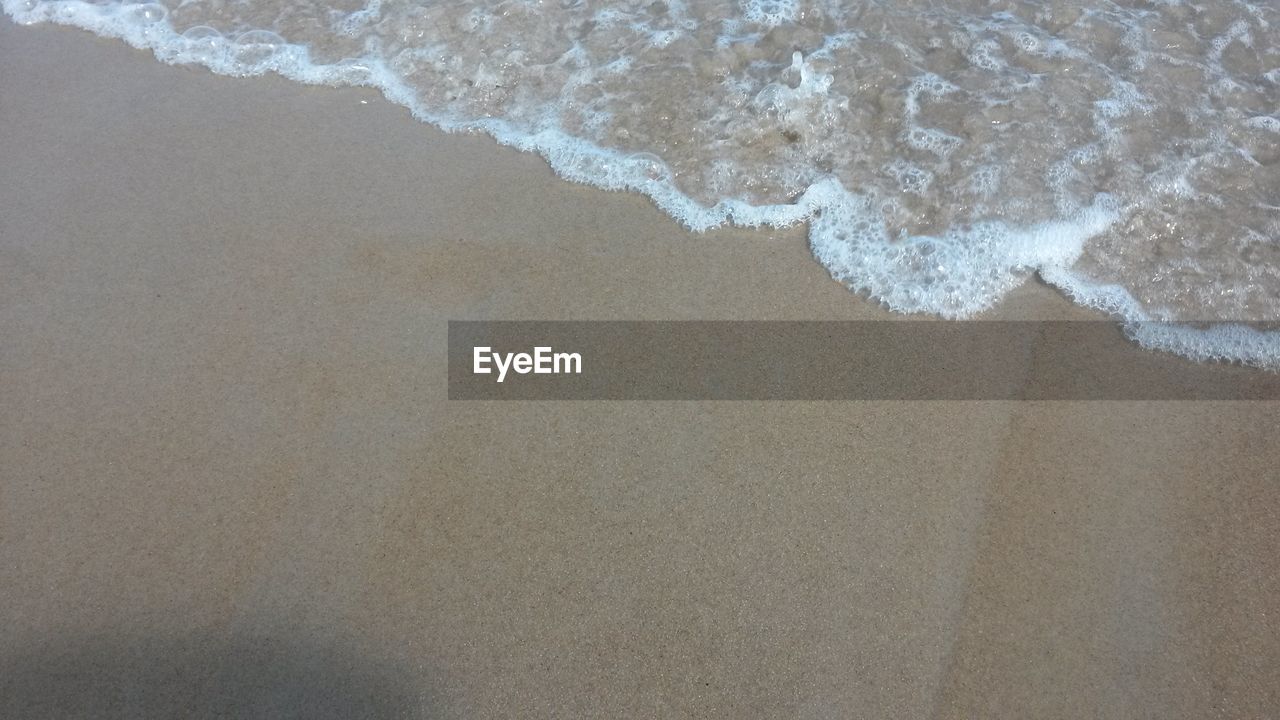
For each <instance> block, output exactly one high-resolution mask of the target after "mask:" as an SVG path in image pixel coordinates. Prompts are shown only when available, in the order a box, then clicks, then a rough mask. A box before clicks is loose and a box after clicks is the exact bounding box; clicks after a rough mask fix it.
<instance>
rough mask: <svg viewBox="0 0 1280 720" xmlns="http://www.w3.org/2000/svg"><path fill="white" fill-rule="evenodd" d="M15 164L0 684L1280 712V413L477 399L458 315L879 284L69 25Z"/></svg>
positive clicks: (0, 166) (933, 707) (46, 50)
mask: <svg viewBox="0 0 1280 720" xmlns="http://www.w3.org/2000/svg"><path fill="white" fill-rule="evenodd" d="M366 101H367V102H366ZM0 158H3V161H2V162H0V188H3V190H2V192H3V194H2V195H0V458H2V460H0V716H3V717H6V718H23V717H79V716H83V717H99V716H121V717H134V716H155V715H182V716H189V717H202V716H210V715H215V714H218V713H223V714H229V715H232V716H255V715H257V716H265V717H276V716H281V715H286V714H288V713H290V712H295V711H301V715H302V716H306V717H364V716H377V715H388V716H407V717H590V716H608V717H726V718H742V717H787V718H794V717H801V718H804V717H811V718H827V717H927V716H935V717H1063V718H1079V717H1160V718H1171V717H1189V718H1203V717H1268V716H1275V715H1277V714H1280V695H1278V693H1280V690H1278V688H1280V670H1278V668H1280V640H1278V639H1277V638H1278V637H1280V635H1278V634H1277V633H1276V620H1275V618H1276V615H1277V612H1280V600H1278V598H1280V572H1278V570H1280V567H1278V566H1277V559H1276V558H1277V557H1280V545H1278V543H1277V539H1278V538H1280V519H1278V518H1280V515H1278V508H1280V479H1278V478H1277V471H1276V468H1277V467H1280V448H1278V447H1277V445H1276V443H1275V442H1274V428H1275V427H1276V422H1277V419H1280V407H1278V406H1277V405H1276V404H1271V403H1216V404H1215V403H1147V404H1138V403H1105V402H1103V403H1040V404H1034V403H1024V404H1016V403H827V404H823V403H814V404H802V403H776V404H766V403H722V404H697V403H634V404H627V403H560V404H555V403H550V404H543V403H531V404H521V403H449V402H447V401H446V400H445V383H444V377H445V372H444V366H443V358H444V348H443V341H444V336H445V322H446V321H447V320H448V319H463V318H476V319H481V318H484V319H496V318H545V319H576V318H582V319H604V318H625V319H717V318H726V319H732V318H753V319H757V318H758V319H785V318H798V319H825V318H858V317H884V315H883V313H881V312H880V311H879V310H877V309H875V308H872V307H869V306H867V305H866V304H865V303H861V302H859V301H857V300H856V298H854V297H853V296H851V295H849V294H848V293H847V292H846V291H845V290H843V289H842V288H841V287H840V286H839V285H838V284H837V283H835V282H832V281H830V280H829V279H827V278H826V276H825V274H824V272H823V271H822V269H821V268H820V267H819V266H818V265H817V264H816V263H814V262H813V261H812V260H811V259H810V258H809V257H808V255H807V251H806V248H805V244H804V242H803V239H802V234H801V233H800V231H798V230H797V231H792V232H782V233H773V234H769V233H763V232H761V233H753V232H742V231H723V232H715V233H710V234H707V235H704V236H692V235H689V234H687V233H685V232H682V231H681V230H680V229H679V228H677V227H676V226H675V225H674V224H673V223H672V222H671V221H669V220H668V219H667V218H665V217H663V216H662V215H661V214H660V213H659V212H657V211H656V210H654V209H653V208H651V207H650V206H649V205H648V204H647V203H646V201H644V200H643V199H641V198H637V197H633V196H627V195H611V194H606V193H602V192H599V191H596V190H592V189H589V188H585V187H580V186H574V185H570V184H567V183H562V182H560V181H558V180H556V179H555V178H554V177H553V176H552V175H551V173H550V172H549V171H548V170H547V169H546V167H545V166H544V165H543V164H542V162H541V161H540V160H538V159H537V158H533V157H528V156H522V155H518V154H516V153H514V152H512V151H509V150H505V149H501V148H498V147H496V146H494V144H493V143H492V142H491V141H488V140H486V139H484V138H479V137H464V136H457V137H447V136H443V135H441V134H440V133H437V132H435V131H433V130H431V129H430V128H427V127H425V126H423V125H421V124H419V123H417V122H415V121H413V120H411V119H409V118H408V117H407V114H406V113H405V112H403V111H402V110H400V109H398V108H395V107H393V106H390V105H388V104H387V103H385V102H384V101H382V100H381V99H380V98H378V97H377V96H376V95H374V94H373V93H370V92H363V91H358V90H340V91H339V90H331V89H322V88H306V87H300V86H297V85H294V84H291V83H288V82H286V81H283V80H280V79H278V78H263V79H255V80H230V79H225V78H219V77H215V76H212V75H210V74H208V73H207V72H204V71H200V70H193V69H181V68H172V67H166V66H163V65H160V64H158V63H155V62H154V61H153V60H152V59H150V58H149V57H147V56H145V55H144V54H142V53H139V52H136V51H134V50H131V49H129V48H126V47H124V46H122V45H119V44H117V43H113V42H110V41H105V40H101V39H97V38H93V37H91V36H89V35H87V34H84V33H80V32H75V31H69V30H65V29H54V28H16V27H14V26H12V25H11V24H9V23H7V21H0ZM1001 312H1002V313H1004V315H1006V316H1038V317H1083V316H1084V315H1083V314H1082V313H1083V311H1079V310H1076V309H1073V308H1070V307H1069V306H1067V305H1066V304H1065V303H1063V302H1061V301H1059V300H1058V299H1057V298H1056V297H1054V296H1052V295H1051V294H1048V293H1046V292H1044V291H1043V289H1042V288H1037V287H1035V286H1029V287H1027V288H1026V289H1025V290H1024V291H1022V292H1020V293H1018V294H1016V295H1015V296H1014V297H1013V298H1012V299H1011V300H1010V301H1009V302H1008V303H1006V305H1005V308H1004V309H1003V310H1002V311H1001ZM1134 352H1138V350H1134Z"/></svg>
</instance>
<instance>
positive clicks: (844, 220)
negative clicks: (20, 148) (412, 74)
mask: <svg viewBox="0 0 1280 720" xmlns="http://www.w3.org/2000/svg"><path fill="white" fill-rule="evenodd" d="M2 2H3V9H4V11H5V13H6V14H8V15H9V16H10V17H11V18H12V19H13V20H14V21H15V22H16V23H18V24H22V25H31V24H37V23H43V22H50V23H55V24H60V25H67V26H72V27H78V28H81V29H84V30H88V31H90V32H92V33H94V34H97V35H100V36H103V37H110V38H118V39H121V40H123V41H125V42H126V43H128V44H129V45H131V46H133V47H135V48H138V49H145V50H151V51H152V52H153V53H154V54H155V56H156V58H157V59H159V60H161V61H162V62H165V63H168V64H175V65H190V64H196V65H201V66H203V67H206V68H208V69H209V70H211V71H213V72H215V73H217V74H220V75H227V76H232V77H250V76H258V75H263V74H266V73H269V72H274V73H277V74H279V75H281V76H284V77H286V78H289V79H291V80H294V81H297V82H301V83H306V84H313V85H328V86H363V87H372V88H377V89H378V90H380V91H381V92H382V94H383V95H384V96H385V97H386V98H387V99H388V100H389V101H391V102H393V103H396V104H398V105H401V106H403V107H406V108H407V109H408V110H409V111H410V112H411V113H412V115H413V116H414V117H415V118H417V119H419V120H421V121H423V122H426V123H429V124H431V125H434V126H436V127H439V128H441V129H442V130H445V131H447V132H461V131H481V132H484V133H486V134H488V135H490V136H491V137H493V138H494V139H495V140H497V141H498V142H499V143H501V144H503V145H507V146H510V147H515V148H518V149H520V150H523V151H526V152H536V153H538V154H539V155H540V156H541V157H543V158H544V159H545V160H546V161H547V162H548V164H549V165H550V166H551V167H552V169H553V170H554V171H555V172H556V173H557V174H558V175H559V176H560V177H563V178H565V179H567V180H572V181H574V182H580V183H584V184H587V185H591V186H594V187H598V188H602V189H607V190H628V191H633V192H639V193H642V194H644V195H646V196H647V197H649V198H651V199H652V200H653V202H654V203H655V204H656V205H657V206H658V207H659V208H661V209H662V210H663V211H664V212H666V213H667V214H668V215H670V216H671V217H673V218H674V219H676V220H677V221H679V222H680V223H681V224H682V225H684V226H685V227H687V228H689V229H690V230H693V231H695V232H702V231H705V230H708V229H711V228H715V227H719V226H723V225H734V226H740V227H765V226H767V227H775V228H781V227H788V226H793V225H796V224H798V223H802V222H808V223H809V232H808V234H809V241H810V246H811V248H812V251H813V254H814V256H815V258H817V259H818V260H819V262H821V263H822V264H823V265H824V266H825V267H826V268H827V269H828V271H829V272H830V273H831V275H832V276H833V277H834V278H836V279H837V280H839V281H841V282H843V283H844V284H845V285H847V286H848V287H849V288H850V289H852V290H854V291H858V292H862V293H865V294H867V295H868V296H870V297H871V298H872V299H874V300H876V301H878V302H880V303H881V304H883V305H884V306H886V307H887V308H889V309H890V310H893V311H896V312H901V313H929V314H934V315H937V316H940V317H943V318H947V319H963V318H967V317H972V316H973V315H975V314H977V313H980V312H982V311H984V310H987V309H989V308H991V307H992V306H993V305H995V304H996V302H998V301H999V300H1000V299H1001V298H1002V297H1003V296H1004V295H1005V294H1006V293H1007V292H1008V291H1010V290H1012V289H1013V288H1015V287H1017V286H1019V285H1021V284H1022V283H1023V282H1025V281H1026V279H1027V275H1028V273H1029V272H1035V273H1037V274H1038V275H1039V276H1040V277H1041V278H1042V279H1043V280H1044V281H1045V282H1047V283H1048V284H1050V285H1052V286H1054V287H1056V288H1058V289H1059V290H1061V291H1062V292H1063V293H1064V294H1065V295H1066V296H1067V297H1068V298H1070V299H1071V300H1073V301H1074V302H1076V303H1077V304H1080V305H1083V306H1085V307H1090V308H1094V309H1097V310H1100V311H1102V312H1104V313H1107V314H1108V315H1110V316H1112V317H1114V318H1116V319H1117V320H1118V321H1120V322H1121V323H1122V324H1123V326H1124V329H1125V334H1126V335H1127V336H1128V337H1130V338H1131V339H1132V340H1134V341H1135V342H1137V343H1138V344H1139V345H1141V346H1143V347H1146V348H1150V349H1154V350H1162V351H1168V352H1172V353H1176V354H1178V355H1182V356H1184V357H1187V358H1191V359H1193V360H1197V361H1226V362H1238V363H1241V364H1245V365H1250V366H1254V367H1259V368H1264V369H1269V370H1272V371H1280V331H1261V330H1257V329H1255V328H1252V327H1250V326H1248V325H1245V324H1243V323H1216V324H1214V325H1212V326H1211V327H1209V328H1207V329H1202V328H1196V327H1191V326H1189V325H1185V324H1176V323H1169V322H1163V321H1160V319H1159V318H1154V317H1151V316H1150V315H1149V314H1148V313H1147V312H1146V311H1145V310H1144V309H1143V308H1142V306H1141V305H1140V303H1139V302H1138V301H1137V300H1136V299H1135V298H1134V296H1133V295H1132V294H1131V293H1130V292H1129V291H1128V290H1127V289H1126V288H1125V287H1123V286H1120V285H1111V284H1100V283H1094V282H1091V281H1089V280H1088V279H1086V278H1084V277H1082V276H1081V275H1080V274H1079V273H1076V272H1073V271H1072V270H1071V266H1072V265H1073V263H1075V261H1076V260H1077V259H1078V258H1079V257H1080V254H1081V252H1082V250H1083V247H1084V244H1085V243H1086V242H1087V241H1088V240H1089V239H1091V238H1093V237H1095V236H1096V235H1098V234H1099V233H1102V232H1104V231H1106V230H1107V229H1108V228H1109V227H1111V226H1112V225H1113V224H1114V223H1116V222H1117V221H1118V220H1119V219H1120V217H1121V211H1120V208H1118V207H1117V206H1116V203H1115V202H1114V200H1113V199H1112V198H1110V197H1109V196H1106V195H1099V196H1097V197H1096V198H1095V200H1094V202H1093V204H1092V205H1090V206H1089V207H1087V208H1085V209H1084V210H1083V211H1082V212H1080V213H1078V214H1077V215H1076V216H1075V217H1073V218H1071V219H1065V220H1058V221H1051V222H1043V223H1039V224H1036V225H1033V226H1031V227H1024V228H1010V227H1007V226H1004V225H1003V224H1000V223H990V224H987V225H985V226H983V227H979V228H976V229H973V230H970V231H966V234H964V235H963V236H962V237H960V238H956V237H945V238H939V237H911V238H906V239H903V238H899V239H897V240H896V241H892V242H891V241H890V240H889V238H888V237H887V236H877V235H876V234H875V233H868V232H858V233H853V232H850V231H849V228H852V227H855V226H859V227H860V226H865V225H867V224H868V223H867V221H868V219H869V218H871V217H872V215H873V211H872V210H870V209H869V208H866V207H864V206H863V200H862V198H860V197H859V196H858V195H856V194H855V193H853V192H850V191H849V190H848V189H846V188H845V187H844V186H843V184H842V183H841V182H840V181H839V180H837V179H835V178H834V177H829V178H825V179H823V180H820V181H818V182H816V183H813V184H812V185H810V186H809V187H808V189H807V190H805V191H804V192H803V193H802V194H801V195H800V196H799V197H798V198H797V199H796V200H795V201H794V202H792V203H785V204H770V205H752V204H750V203H748V202H745V201H743V200H739V199H722V200H720V201H719V202H717V203H716V204H715V205H713V206H710V207H707V206H705V205H702V204H700V203H698V202H697V201H695V200H694V199H693V198H691V197H689V196H688V195H686V194H684V193H683V192H681V191H680V190H679V189H678V188H677V187H676V186H675V184H674V182H672V181H671V179H670V178H669V177H666V176H664V175H663V173H662V171H661V168H658V169H656V170H655V167H654V166H653V165H652V164H650V163H648V162H646V161H644V160H643V159H639V160H638V159H637V158H636V157H635V156H633V155H628V154H625V153H621V152H618V151H615V150H611V149H608V148H603V147H601V146H599V145H597V144H595V143H593V142H592V141H590V140H588V139H585V138H581V137H576V136H573V135H570V134H569V133H566V132H564V131H563V130H561V129H547V130H541V131H539V132H536V133H528V132H524V131H521V130H519V129H517V128H516V127H515V126H513V125H512V124H511V123H508V122H506V121H504V120H502V119H497V118H486V119H482V120H458V119H454V118H450V117H447V116H445V115H443V114H440V113H437V112H433V111H432V110H431V109H430V108H426V107H423V106H422V104H421V103H419V102H418V101H417V99H416V98H415V97H414V94H413V92H412V90H411V89H410V88H408V87H407V86H406V85H405V84H404V83H403V81H402V80H401V79H400V78H399V77H397V76H396V74H395V73H394V72H392V71H391V69H390V68H388V67H387V65H386V63H385V61H384V60H383V59H381V58H378V57H372V56H362V57H358V58H352V59H348V60H344V61H342V62H339V63H334V64H318V63H315V62H313V61H312V59H311V54H310V52H309V50H308V48H307V47H305V46H301V45H296V44H289V43H280V44H274V45H271V46H270V49H269V52H267V53H265V54H264V56H263V57H261V58H260V59H259V60H257V61H255V62H252V63H249V62H244V61H241V60H239V59H237V58H236V54H237V52H236V51H237V50H238V49H241V48H243V47H244V45H242V44H238V43H237V42H235V41H231V40H228V39H226V38H223V37H217V38H200V39H198V40H193V39H190V38H188V37H184V36H183V35H180V34H178V33H177V32H176V31H175V29H174V28H173V27H172V26H171V25H170V24H169V23H168V21H167V20H166V19H165V13H164V12H163V10H164V8H163V7H161V6H157V5H154V4H149V3H141V4H120V5H93V4H90V3H87V2H83V1H82V0H47V1H44V2H33V1H32V0H2ZM157 9H158V11H157ZM871 224H874V223H871ZM984 233H985V234H984ZM902 243H907V244H915V245H919V244H922V243H924V244H928V245H929V247H930V253H936V254H934V257H937V258H938V259H939V261H940V262H942V263H945V264H947V265H948V266H949V267H950V268H951V272H952V273H953V276H954V278H957V280H954V281H953V285H954V284H955V283H957V282H958V283H959V284H960V285H961V286H964V285H965V284H966V283H967V284H968V285H969V287H967V288H965V287H962V289H964V290H967V291H968V292H967V294H964V293H962V295H964V297H965V298H966V299H965V301H964V302H963V303H960V304H958V305H957V304H956V303H955V302H954V301H952V302H949V303H946V304H942V303H941V300H940V298H939V297H937V296H936V295H931V294H930V293H929V292H928V291H927V290H924V289H922V285H921V283H919V282H915V281H910V282H909V281H908V280H909V279H910V280H919V278H911V277H910V273H912V272H913V270H912V268H910V267H909V266H908V265H907V261H906V260H905V259H904V258H903V253H902ZM954 296H955V294H954V293H953V294H952V298H953V300H954Z"/></svg>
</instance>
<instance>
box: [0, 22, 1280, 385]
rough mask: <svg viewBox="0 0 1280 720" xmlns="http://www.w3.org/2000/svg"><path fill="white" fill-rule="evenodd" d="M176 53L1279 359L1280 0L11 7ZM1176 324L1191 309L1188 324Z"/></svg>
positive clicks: (895, 284) (725, 214)
mask: <svg viewBox="0 0 1280 720" xmlns="http://www.w3.org/2000/svg"><path fill="white" fill-rule="evenodd" d="M3 7H4V10H5V12H6V13H7V14H9V15H10V16H11V17H12V18H13V19H14V20H15V21H17V22H19V23H24V24H29V23H39V22H54V23H61V24H66V25H74V26H78V27H81V28H85V29H88V30H91V31H93V32H95V33H98V34H100V35H105V36H110V37H118V38H122V39H123V40H125V41H126V42H128V43H129V44H131V45H133V46H135V47H139V48H148V49H150V50H152V51H153V52H154V53H155V55H156V56H157V57H158V58H159V59H161V60H163V61H165V62H169V63H190V64H199V65H204V66H206V67H208V68H210V69H212V70H213V71H215V72H218V73H223V74H228V75H237V76H249V75H260V74H263V73H267V72H276V73H280V74H282V75H285V76H287V77H290V78H293V79H295V80H299V81H302V82H307V83H323V84H330V85H368V86H374V87H377V88H380V89H381V90H382V92H383V93H385V95H386V96H387V97H388V98H389V99H390V100H392V101H394V102H397V103H399V104H402V105H404V106H406V107H408V108H409V109H410V110H411V111H412V112H413V113H414V115H415V116H417V117H418V118H420V119H422V120H425V121H427V122H430V123H433V124H435V125H438V126H440V127H442V128H444V129H446V130H451V131H463V130H470V131H481V132H485V133H488V134H490V135H492V136H493V137H495V138H497V139H498V141H500V142H502V143H504V144H507V145H511V146H514V147H517V148H520V149H522V150H527V151H533V152H537V153H540V154H541V155H542V156H543V157H545V158H546V159H547V161H548V162H549V163H550V164H551V166H552V167H553V168H554V169H555V170H556V172H557V173H559V174H560V175H561V176H563V177H565V178H568V179H571V180H575V181H579V182H585V183H589V184H592V185H595V186H599V187H603V188H609V189H626V190H632V191H637V192H641V193H644V194H646V195H648V196H649V197H651V198H652V199H653V200H654V201H655V202H656V203H657V204H658V206H659V207H661V208H662V209H663V210H665V211H666V212H667V213H669V214H670V215H671V216H672V217H674V218H675V219H677V220H678V221H680V222H681V223H683V224H684V225H685V226H687V227H689V228H692V229H694V230H705V229H708V228H712V227H716V226H719V225H724V224H735V225H744V226H766V225H767V226H775V227H776V226H785V225H791V224H795V223H801V222H804V223H808V228H809V239H810V243H811V245H812V248H813V253H814V255H815V257H817V259H818V260H819V261H820V262H822V263H823V264H824V265H825V266H826V267H827V269H828V270H830V272H831V274H832V276H834V277H835V278H837V279H839V280H840V281H842V282H844V283H845V284H847V285H848V286H849V287H850V288H851V289H854V290H856V291H859V292H862V293H864V294H866V295H868V296H870V297H872V298H875V299H877V300H878V301H880V302H881V303H883V304H884V305H886V306H887V307H889V308H891V309H893V310H896V311H900V312H923V313H933V314H936V315H939V316H941V317H945V318H965V317H971V316H973V315H974V314H976V313H979V312H981V311H983V310H985V309H987V308H989V307H991V306H992V305H993V304H994V303H996V302H997V301H998V300H999V299H1000V298H1001V297H1002V296H1003V295H1004V294H1005V293H1007V292H1008V291H1009V290H1011V289H1012V288H1014V287H1016V286H1017V285H1019V284H1020V283H1022V282H1024V281H1025V280H1026V279H1027V278H1028V277H1029V276H1030V275H1031V274H1032V273H1039V275H1040V276H1041V277H1042V278H1043V279H1044V280H1045V281H1047V282H1048V283H1051V284H1053V285H1055V286H1057V287H1058V288H1060V289H1062V291H1063V292H1064V293H1066V294H1067V295H1068V296H1069V297H1071V298H1073V299H1074V300H1076V301H1077V302H1079V303H1081V304H1084V305H1087V306H1091V307H1095V308H1099V309H1102V310H1104V311H1106V312H1108V313H1111V314H1112V315H1114V316H1116V317H1118V318H1120V319H1121V320H1123V321H1124V322H1125V323H1126V327H1127V329H1128V332H1129V334H1130V335H1131V337H1133V338H1134V339H1136V340H1137V341H1138V342H1140V343H1142V344H1144V345H1146V346H1149V347H1154V348H1162V349H1166V350H1172V351H1174V352H1178V353H1180V354H1183V355H1186V356H1189V357H1193V358H1197V359H1227V360H1235V361H1240V362H1245V363H1249V364H1253V365H1260V366H1267V367H1272V368H1278V367H1280V331H1276V330H1274V329H1270V328H1271V323H1273V322H1275V321H1280V6H1278V5H1276V4H1275V3H1274V2H1273V1H1272V0H1267V2H1258V3H1250V2H1243V1H1242V0H1213V1H1212V2H1202V3H1198V4H1197V3H1193V2H1183V1H1182V0H1116V1H1111V2H1108V1H1105V0H1104V1H1103V2H1082V0H955V1H949V2H942V1H940V0H939V1H936V2H935V1H926V0H844V1H841V2H836V1H831V0H742V1H741V2H733V1H727V2H726V1H725V0H656V1H654V0H635V1H630V0H602V1H601V2H591V1H590V0H466V1H464V2H431V1H429V0H327V1H322V2H317V1H312V0H306V1H299V0H165V1H164V2H146V3H130V2H119V1H117V0H89V1H85V0H3ZM1168 321H1178V323H1179V324H1173V325H1171V324H1169V322H1168Z"/></svg>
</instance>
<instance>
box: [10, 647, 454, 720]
mask: <svg viewBox="0 0 1280 720" xmlns="http://www.w3.org/2000/svg"><path fill="white" fill-rule="evenodd" d="M0 653H2V654H0V717H3V718H7V719H9V720H25V719H26V718H39V719H40V720H46V719H48V718H307V719H308V720H312V719H315V720H327V719H329V718H333V719H335V720H336V719H337V718H342V719H343V720H349V719H352V718H429V717H434V716H435V715H436V713H435V712H433V710H432V707H431V702H430V700H429V699H428V698H429V695H430V685H431V682H432V678H422V677H418V676H417V675H416V674H414V673H411V672H409V671H408V670H406V669H405V668H397V667H389V666H388V665H387V664H386V663H382V662H375V661H373V660H370V659H369V658H365V657H362V656H361V655H360V654H359V653H358V652H355V651H353V650H352V649H350V648H343V647H339V646H336V645H333V644H328V643H325V644H315V643H310V642H308V641H299V640H298V639H296V638H285V637H281V636H279V635H271V634H263V635H246V636H241V637H222V636H215V635H211V634H206V635H200V634H188V635H183V634H180V633H177V634H173V635H155V634H150V635H148V634H131V635H98V636H92V637H86V638H78V639H77V638H72V639H49V638H26V639H24V640H22V641H20V642H18V643H14V642H13V641H12V640H10V641H6V642H5V643H4V647H3V648H2V649H0Z"/></svg>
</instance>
